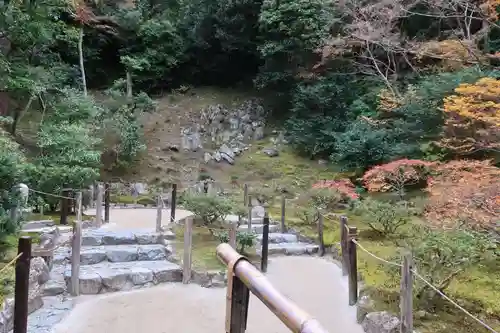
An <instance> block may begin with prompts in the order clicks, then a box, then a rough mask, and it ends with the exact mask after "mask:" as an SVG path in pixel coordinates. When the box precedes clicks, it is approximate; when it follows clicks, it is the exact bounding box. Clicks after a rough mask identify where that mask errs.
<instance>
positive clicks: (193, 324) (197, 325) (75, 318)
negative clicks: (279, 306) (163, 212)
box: [54, 257, 363, 333]
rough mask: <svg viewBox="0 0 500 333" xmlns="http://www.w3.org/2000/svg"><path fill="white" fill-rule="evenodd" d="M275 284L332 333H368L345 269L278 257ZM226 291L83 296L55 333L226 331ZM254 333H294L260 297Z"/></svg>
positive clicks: (171, 288)
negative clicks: (349, 295) (358, 320)
mask: <svg viewBox="0 0 500 333" xmlns="http://www.w3.org/2000/svg"><path fill="white" fill-rule="evenodd" d="M267 276H268V277H269V279H270V280H271V281H272V282H273V283H274V284H275V286H276V287H277V288H278V289H279V290H280V291H281V292H282V293H283V294H284V295H286V296H287V297H289V298H290V299H292V300H293V301H295V302H296V303H297V304H298V305H299V306H300V307H302V308H303V309H304V310H305V311H307V312H309V313H310V314H312V315H313V316H315V317H316V318H317V319H319V320H320V322H321V323H322V324H323V326H325V328H326V329H328V330H329V332H330V333H335V332H338V333H345V332H349V333H362V332H363V330H362V328H361V327H360V326H359V325H357V324H355V322H356V321H355V309H354V308H353V307H349V306H348V305H347V304H348V303H347V281H346V280H345V279H343V278H342V276H341V271H340V269H339V268H338V267H337V266H336V265H335V264H332V263H330V262H328V261H326V260H323V259H319V258H311V257H282V258H273V259H272V261H271V262H270V263H269V272H268V274H267ZM224 315H225V289H206V288H201V287H199V286H197V285H182V284H170V285H163V286H158V287H154V288H150V289H144V290H137V291H132V292H127V293H119V294H109V295H103V296H99V297H95V296H94V297H80V298H78V304H77V305H76V307H75V309H74V310H73V311H72V313H71V314H70V315H69V316H68V317H67V318H66V319H65V320H64V321H63V322H61V323H60V324H58V325H57V326H56V327H55V329H54V331H55V333H95V332H106V333H146V332H147V333H171V332H183V333H184V332H185V333H216V332H224ZM247 332H248V333H285V332H289V330H288V329H287V328H286V327H285V326H284V325H283V324H282V323H281V322H280V321H279V320H278V319H277V318H276V317H275V316H274V315H273V314H272V313H271V312H270V311H269V310H268V309H267V308H266V307H265V306H264V305H263V304H262V303H261V302H260V301H259V300H258V299H257V298H255V297H254V296H252V297H251V300H250V310H249V318H248V326H247Z"/></svg>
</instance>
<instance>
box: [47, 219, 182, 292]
mask: <svg viewBox="0 0 500 333" xmlns="http://www.w3.org/2000/svg"><path fill="white" fill-rule="evenodd" d="M173 238H174V235H173V234H172V233H168V232H167V233H156V232H152V231H147V230H127V231H110V230H105V229H94V230H84V231H83V235H82V248H81V253H80V274H79V286H80V294H101V293H106V292H114V291H121V290H130V289H135V288H141V287H146V286H151V285H156V284H159V283H165V282H180V281H182V268H181V267H180V266H179V265H177V264H175V263H172V262H170V261H169V258H170V255H171V254H172V247H171V245H170V240H171V239H173ZM70 280H71V249H70V248H67V247H66V248H60V249H58V250H57V251H56V254H55V256H54V268H53V269H52V271H51V280H50V281H49V282H48V283H47V284H48V287H47V288H46V289H49V290H46V294H55V293H56V290H54V289H57V291H61V292H64V289H63V288H64V287H66V286H69V284H70Z"/></svg>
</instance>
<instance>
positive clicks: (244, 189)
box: [243, 184, 248, 207]
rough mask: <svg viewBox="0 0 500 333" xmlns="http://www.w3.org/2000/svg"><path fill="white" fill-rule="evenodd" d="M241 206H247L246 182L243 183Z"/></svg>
mask: <svg viewBox="0 0 500 333" xmlns="http://www.w3.org/2000/svg"><path fill="white" fill-rule="evenodd" d="M243 206H245V207H247V206H248V184H245V185H243Z"/></svg>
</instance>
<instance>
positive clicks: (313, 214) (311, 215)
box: [295, 207, 319, 225]
mask: <svg viewBox="0 0 500 333" xmlns="http://www.w3.org/2000/svg"><path fill="white" fill-rule="evenodd" d="M295 216H297V218H298V219H300V220H301V221H302V223H303V224H305V225H311V224H315V223H316V222H317V221H318V217H319V216H318V211H317V210H316V209H314V208H312V207H300V208H299V209H297V210H296V212H295Z"/></svg>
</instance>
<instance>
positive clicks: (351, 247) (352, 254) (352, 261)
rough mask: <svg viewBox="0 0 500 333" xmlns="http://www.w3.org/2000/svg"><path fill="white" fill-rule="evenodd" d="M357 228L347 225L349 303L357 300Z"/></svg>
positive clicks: (353, 303) (354, 302)
mask: <svg viewBox="0 0 500 333" xmlns="http://www.w3.org/2000/svg"><path fill="white" fill-rule="evenodd" d="M357 235H358V229H357V228H356V227H349V233H348V235H347V237H348V243H347V252H348V259H349V260H348V265H349V269H348V272H349V305H355V304H356V303H357V302H358V258H357V248H356V243H354V242H353V241H355V240H356V237H357Z"/></svg>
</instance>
